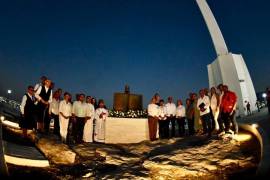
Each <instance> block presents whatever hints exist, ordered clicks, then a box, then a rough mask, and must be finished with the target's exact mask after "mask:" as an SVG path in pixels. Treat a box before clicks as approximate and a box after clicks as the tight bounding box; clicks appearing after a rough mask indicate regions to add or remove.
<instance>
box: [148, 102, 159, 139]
mask: <svg viewBox="0 0 270 180" xmlns="http://www.w3.org/2000/svg"><path fill="white" fill-rule="evenodd" d="M147 112H148V128H149V137H150V141H155V140H156V139H157V137H156V135H157V123H158V116H159V108H158V105H156V99H155V97H153V98H152V99H151V103H150V104H149V105H148V107H147Z"/></svg>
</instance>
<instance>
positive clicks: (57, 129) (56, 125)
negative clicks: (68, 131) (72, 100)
mask: <svg viewBox="0 0 270 180" xmlns="http://www.w3.org/2000/svg"><path fill="white" fill-rule="evenodd" d="M51 117H52V119H53V121H54V127H53V133H54V134H56V135H58V136H60V126H59V116H58V115H56V114H53V113H52V114H51Z"/></svg>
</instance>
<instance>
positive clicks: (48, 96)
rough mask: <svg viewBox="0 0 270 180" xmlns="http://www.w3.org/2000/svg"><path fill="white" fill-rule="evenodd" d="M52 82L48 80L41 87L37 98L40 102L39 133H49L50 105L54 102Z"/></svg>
mask: <svg viewBox="0 0 270 180" xmlns="http://www.w3.org/2000/svg"><path fill="white" fill-rule="evenodd" d="M50 87H51V80H49V79H46V80H45V83H44V86H40V87H39V88H38V89H37V91H36V93H35V97H36V98H37V100H38V104H37V130H38V132H45V133H48V132H49V125H50V118H49V104H50V103H51V102H52V89H51V88H50Z"/></svg>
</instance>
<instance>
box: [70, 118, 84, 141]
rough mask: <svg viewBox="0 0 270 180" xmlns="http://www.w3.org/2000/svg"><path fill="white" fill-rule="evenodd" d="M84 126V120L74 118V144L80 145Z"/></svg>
mask: <svg viewBox="0 0 270 180" xmlns="http://www.w3.org/2000/svg"><path fill="white" fill-rule="evenodd" d="M84 124H85V118H81V117H76V120H75V122H74V124H73V125H74V127H73V128H74V136H73V137H74V139H75V141H76V143H82V138H83V129H84Z"/></svg>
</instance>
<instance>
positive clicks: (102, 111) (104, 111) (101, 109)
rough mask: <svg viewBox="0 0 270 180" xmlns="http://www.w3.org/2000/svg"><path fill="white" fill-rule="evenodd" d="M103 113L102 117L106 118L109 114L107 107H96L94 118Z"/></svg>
mask: <svg viewBox="0 0 270 180" xmlns="http://www.w3.org/2000/svg"><path fill="white" fill-rule="evenodd" d="M102 113H104V114H105V115H103V118H102V119H106V118H107V117H108V116H109V112H108V110H107V109H105V108H97V110H96V113H95V119H100V117H99V116H100V115H101V114H102Z"/></svg>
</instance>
